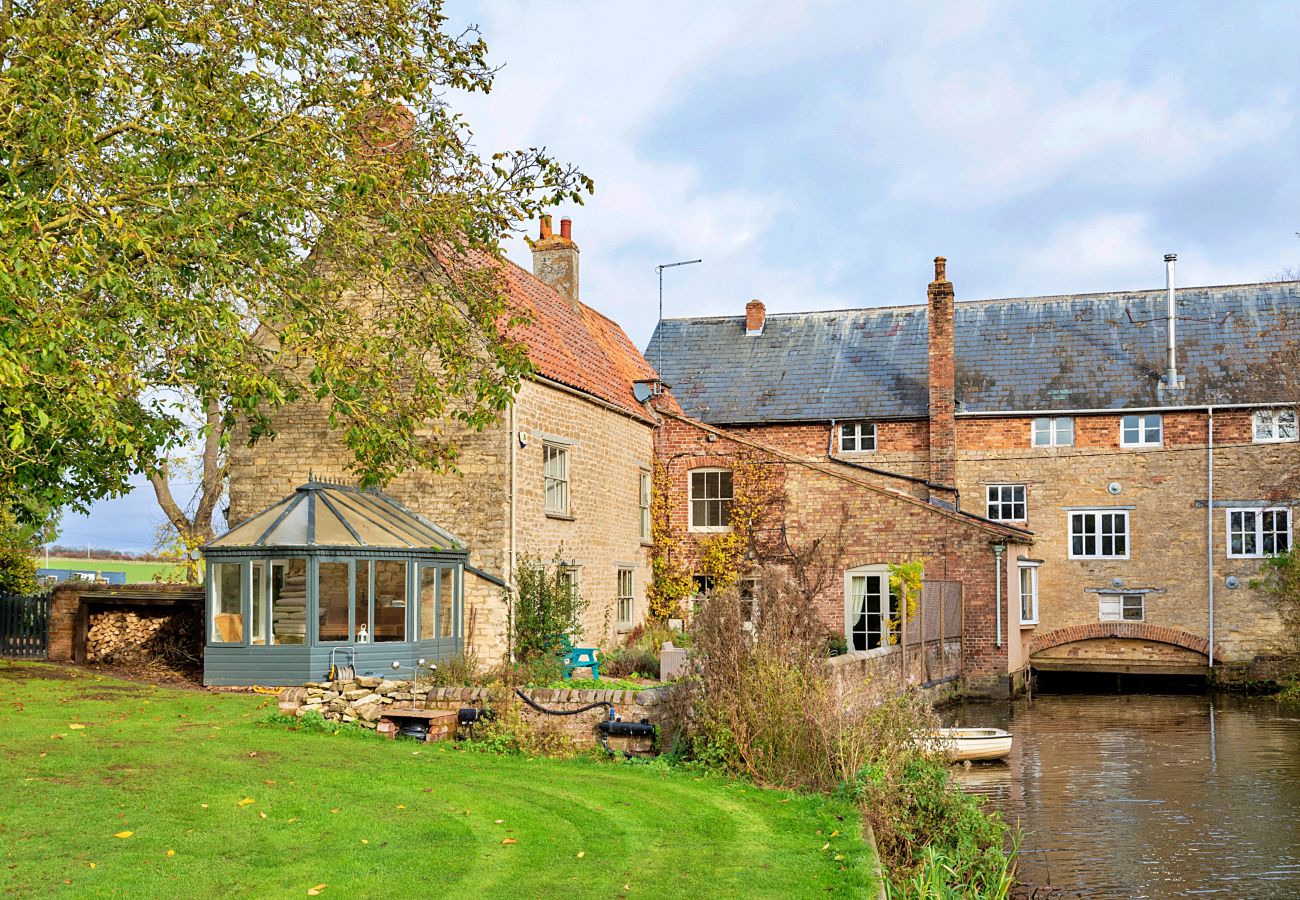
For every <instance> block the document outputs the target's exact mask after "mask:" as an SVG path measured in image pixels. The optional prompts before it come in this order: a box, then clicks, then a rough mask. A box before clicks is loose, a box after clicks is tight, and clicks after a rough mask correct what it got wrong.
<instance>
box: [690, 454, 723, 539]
mask: <svg viewBox="0 0 1300 900" xmlns="http://www.w3.org/2000/svg"><path fill="white" fill-rule="evenodd" d="M731 500H732V493H731V470H730V469H704V470H700V469H696V470H695V471H694V472H692V473H691V525H690V527H691V530H692V531H725V530H726V529H728V528H730V527H731Z"/></svg>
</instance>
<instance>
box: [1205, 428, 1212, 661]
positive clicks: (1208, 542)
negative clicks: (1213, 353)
mask: <svg viewBox="0 0 1300 900" xmlns="http://www.w3.org/2000/svg"><path fill="white" fill-rule="evenodd" d="M1208 411H1209V434H1208V436H1207V440H1206V448H1207V450H1208V452H1207V453H1206V456H1205V481H1206V485H1205V557H1206V560H1207V561H1208V564H1209V575H1210V579H1209V580H1210V585H1209V586H1210V652H1209V660H1210V668H1211V669H1213V668H1214V407H1213V406H1211V407H1209V408H1208Z"/></svg>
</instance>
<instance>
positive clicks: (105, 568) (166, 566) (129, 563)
mask: <svg viewBox="0 0 1300 900" xmlns="http://www.w3.org/2000/svg"><path fill="white" fill-rule="evenodd" d="M36 564H37V565H38V566H39V567H40V568H42V569H63V570H70V571H73V572H125V573H126V580H127V583H128V584H139V583H141V582H149V581H153V577H154V575H155V574H156V575H160V576H161V577H162V578H163V579H164V580H166V579H167V578H169V577H171V576H173V575H182V574H184V570H183V569H182V568H181V567H180V566H178V565H175V564H173V563H158V562H135V561H133V560H129V559H67V558H62V557H55V556H51V557H50V561H49V563H48V564H46V562H45V557H44V556H40V557H38V558H37V560H36Z"/></svg>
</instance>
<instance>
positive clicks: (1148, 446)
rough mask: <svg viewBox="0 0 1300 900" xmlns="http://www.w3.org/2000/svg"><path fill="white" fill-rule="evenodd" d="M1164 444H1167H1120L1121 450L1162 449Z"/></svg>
mask: <svg viewBox="0 0 1300 900" xmlns="http://www.w3.org/2000/svg"><path fill="white" fill-rule="evenodd" d="M1164 446H1165V445H1164V444H1163V443H1160V444H1120V445H1119V449H1121V450H1160V449H1162V448H1163V447H1164Z"/></svg>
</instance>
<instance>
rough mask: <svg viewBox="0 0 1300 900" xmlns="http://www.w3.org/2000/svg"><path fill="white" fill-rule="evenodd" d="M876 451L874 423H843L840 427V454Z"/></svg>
mask: <svg viewBox="0 0 1300 900" xmlns="http://www.w3.org/2000/svg"><path fill="white" fill-rule="evenodd" d="M875 449H876V423H875V422H845V423H843V424H842V425H840V452H841V453H860V452H862V451H865V450H875Z"/></svg>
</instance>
